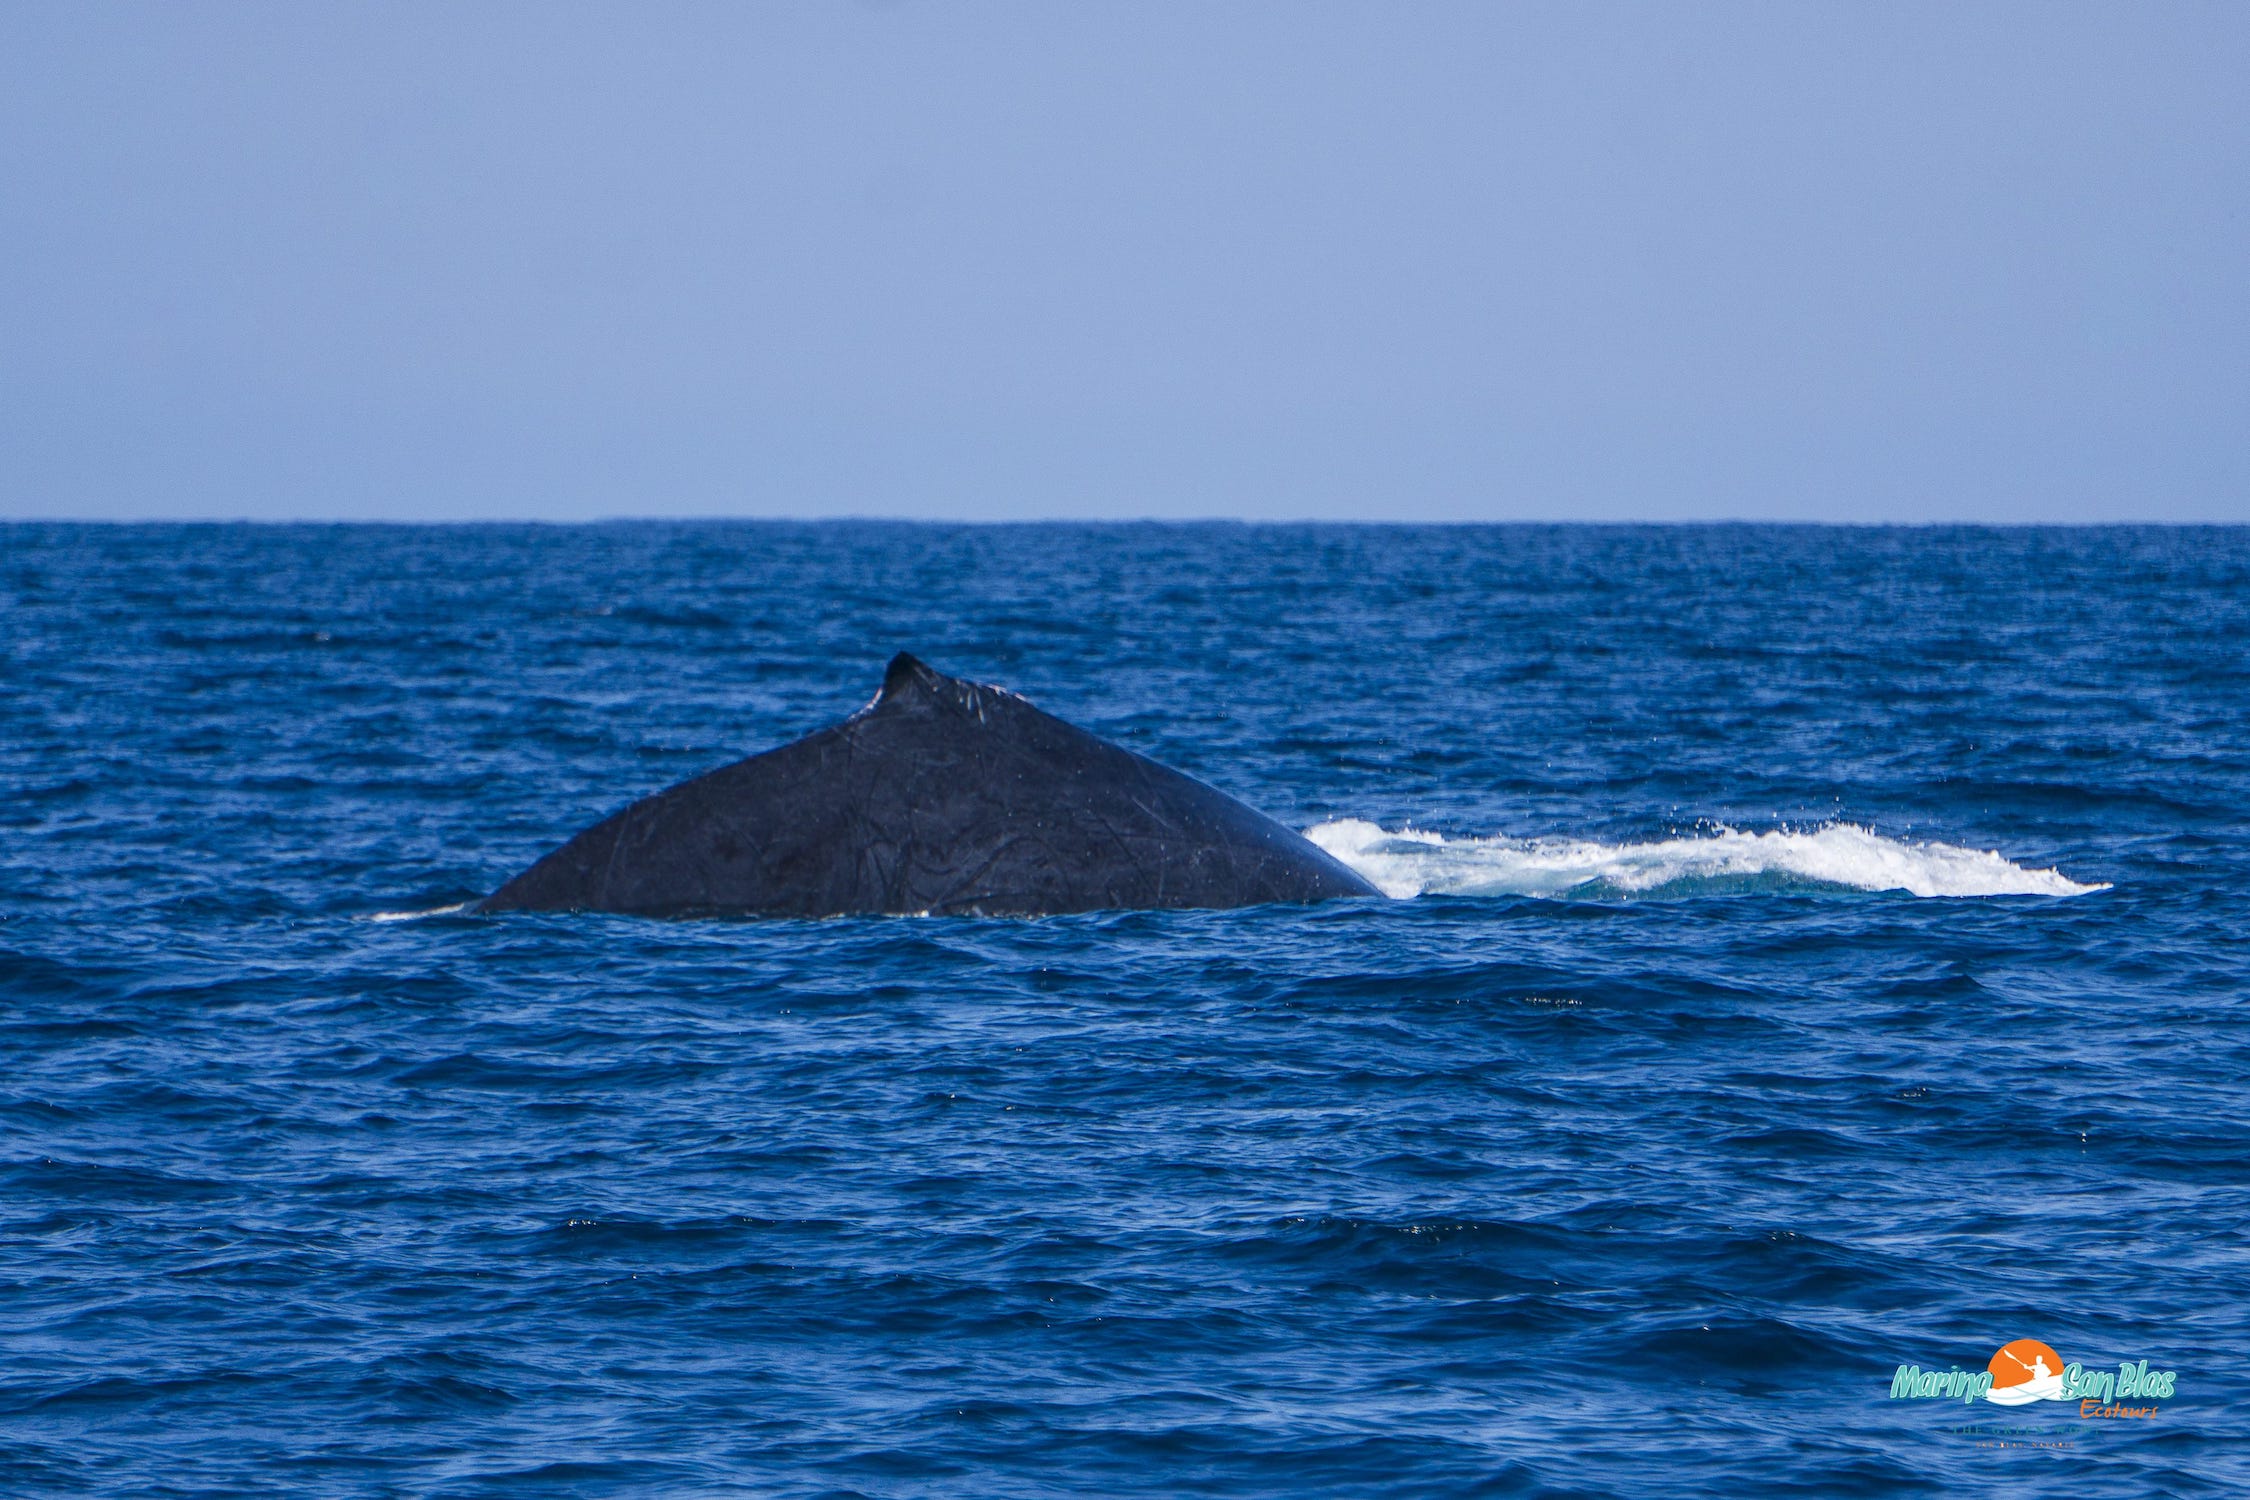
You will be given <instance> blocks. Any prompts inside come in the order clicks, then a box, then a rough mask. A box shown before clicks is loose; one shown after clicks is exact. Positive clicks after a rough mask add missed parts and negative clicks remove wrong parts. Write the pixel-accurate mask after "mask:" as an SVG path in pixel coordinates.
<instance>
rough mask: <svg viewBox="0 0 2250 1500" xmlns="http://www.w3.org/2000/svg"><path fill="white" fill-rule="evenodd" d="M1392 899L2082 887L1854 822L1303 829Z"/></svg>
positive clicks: (1352, 824) (2011, 891) (2059, 891)
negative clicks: (1599, 835)
mask: <svg viewBox="0 0 2250 1500" xmlns="http://www.w3.org/2000/svg"><path fill="white" fill-rule="evenodd" d="M1305 837H1306V838H1308V839H1311V840H1312V841H1313V842H1314V843H1316V844H1318V845H1319V846H1320V847H1321V848H1323V849H1325V850H1327V851H1328V852H1329V853H1330V854H1333V855H1335V856H1336V857H1337V858H1338V859H1340V860H1342V861H1343V862H1344V863H1345V864H1347V865H1350V866H1351V867H1352V868H1353V869H1354V870H1357V871H1358V872H1359V873H1360V874H1361V875H1363V876H1365V877H1366V878H1367V879H1368V880H1369V881H1370V882H1371V883H1372V884H1374V885H1375V886H1376V887H1377V888H1378V889H1380V890H1381V891H1382V892H1383V894H1385V895H1386V896H1394V897H1399V898H1401V899H1404V898H1408V897H1413V896H1423V895H1451V896H1596V897H1601V896H1610V897H1615V896H1688V895H1707V894H1716V893H1723V892H1729V891H1741V890H1776V889H1779V890H1791V889H1796V890H1803V889H1831V890H1834V889H1844V890H1855V891H1906V892H1910V893H1911V894H1913V895H1916V896H2081V895H2084V894H2086V893H2087V892H2089V891H2106V890H2108V889H2109V887H2108V886H2107V885H2106V884H2096V885H2081V884H2080V883H2079V882H2077V881H2075V880H2072V879H2070V878H2069V877H2067V876H2065V875H2064V874H2062V872H2060V871H2059V870H2027V869H2025V868H2024V867H2023V866H2022V865H2019V864H2016V863H2014V862H2013V861H2011V860H2009V859H2006V858H2004V857H2003V856H2002V855H2000V854H1999V853H1997V852H1996V851H1993V850H1989V849H1964V848H1961V847H1960V846H1958V845H1955V844H1939V843H1921V844H1915V843H1905V842H1902V841H1900V840H1898V839H1889V838H1885V837H1883V836H1882V835H1881V834H1879V833H1876V832H1875V831H1874V830H1872V829H1868V828H1862V827H1859V826H1858V825H1857V824H1853V823H1830V824H1827V825H1826V826H1824V827H1820V828H1815V829H1812V830H1810V831H1804V832H1799V831H1795V830H1790V829H1780V830H1776V831H1774V832H1771V833H1742V832H1739V831H1737V830H1735V829H1732V828H1725V827H1721V828H1716V829H1714V830H1712V831H1711V832H1709V833H1705V834H1700V835H1697V836H1695V837H1691V838H1671V839H1660V840H1658V841H1656V842H1654V843H1647V844H1605V843H1600V842H1597V841H1595V840H1593V839H1571V838H1541V839H1511V838H1484V839H1476V838H1471V839H1449V838H1447V837H1445V836H1444V835H1443V834H1437V833H1425V832H1423V831H1421V830H1420V829H1415V828H1404V829H1400V830H1398V831H1397V832H1389V831H1386V830H1384V829H1382V828H1380V827H1377V826H1376V825H1375V824H1373V823H1369V822H1366V821H1364V820H1362V819H1359V818H1342V819H1338V820H1336V821H1334V822H1329V823H1322V824H1319V825H1318V826H1316V827H1313V828H1308V829H1306V830H1305Z"/></svg>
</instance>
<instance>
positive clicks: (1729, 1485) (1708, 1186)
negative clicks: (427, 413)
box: [0, 522, 2250, 1497]
mask: <svg viewBox="0 0 2250 1500" xmlns="http://www.w3.org/2000/svg"><path fill="white" fill-rule="evenodd" d="M0 622H4V624H5V635H4V639H0V789H4V796H0V1492H4V1493H6V1494H8V1495H11V1496H12V1495H24V1496H47V1495H57V1496H62V1495H101V1496H189V1495H194V1496H203V1495H236V1494H288V1495H301V1496H329V1495H335V1496H363V1495H365V1496H410V1495H411V1496H419V1495H433V1496H434V1495H446V1496H453V1495H460V1496H479V1495H503V1494H504V1495H519V1494H521V1495H573V1496H575V1495H586V1496H597V1495H666V1496H675V1495H677V1496H703V1495H711V1496H718V1495H729V1496H734V1495H739V1496H806V1497H811V1496H885V1497H888V1496H900V1497H905V1496H959V1497H988V1496H1003V1495H1004V1496H1066V1495H1067V1496H1088V1495H1099V1496H1112V1495H1146V1496H1190V1495H1208V1496H1252V1495H1256V1496H1267V1495H1273V1496H1361V1495H1366V1496H1375V1495H1382V1496H1397V1495H1448V1496H1455V1495H1505V1496H1516V1495H1523V1496H1561V1495H1632V1496H1658V1495H1707V1494H1715V1493H1741V1494H1772V1495H1786V1494H1806V1495H1812V1494H1818V1495H1821V1496H1823V1497H1834V1496H1838V1495H1888V1494H1897V1493H1903V1492H1907V1491H1910V1490H1911V1491H1917V1492H1922V1493H1934V1492H1939V1491H1944V1492H1957V1491H1974V1490H1980V1489H1981V1490H1987V1491H1991V1492H1996V1493H2017V1492H2023V1493H2029V1492H2031V1491H2032V1490H2034V1489H2037V1490H2039V1491H2041V1492H2046V1491H2049V1490H2058V1491H2061V1492H2065V1493H2068V1492H2077V1491H2084V1492H2087V1493H2101V1494H2112V1493H2115V1494H2164V1495H2200V1494H2212V1495H2233V1494H2241V1493H2244V1492H2245V1491H2250V1458H2246V1457H2245V1448H2244V1442H2243V1440H2244V1438H2245V1437H2246V1436H2250V1432H2246V1431H2245V1429H2244V1426H2243V1421H2244V1419H2243V1416H2242V1413H2243V1412H2244V1410H2245V1409H2246V1407H2250V1371H2246V1367H2245V1362H2244V1355H2243V1351H2244V1348H2245V1346H2246V1343H2250V1295H2246V1287H2250V1255H2246V1247H2245V1225H2246V1223H2250V1010H2246V1006H2245V998H2246V994H2250V919H2246V913H2250V906H2246V898H2245V893H2246V892H2250V816H2246V813H2245V809H2246V808H2250V529H2241V528H2234V529H2227V528H2212V529H2158V528H2148V529H2140V528H2104V529H2056V530H2044V529H1952V528H1931V529H1859V528H1825V527H1760V526H1693V527H1648V528H1642V527H1572V526H1554V527H1529V526H1523V527H1519V526H1505V527H1430V528H1422V527H1387V526H1365V527H1343V526H1336V527H1329V526H1238V525H1217V524H1214V525H1118V526H1079V525H1052V526H1004V527H953V526H929V525H911V524H903V523H900V524H891V523H876V522H836V523H818V524H815V523H803V524H798V523H788V524H782V523H770V524H769V523H711V524H700V523H697V524H691V523H678V524H654V523H649V524H641V523H634V524H623V523H620V524H614V525H595V526H571V527H545V526H520V527H519V526H458V527H362V526H228V525H214V526H169V525H166V526H157V525H146V526H144V525H120V526H94V525H87V526H80V525H45V524H31V525H12V526H6V527H0ZM901 650H909V651H912V652H914V653H916V654H917V655H919V656H921V657H923V658H924V659H925V660H927V661H929V662H930V663H931V664H932V665H933V666H935V667H937V668H938V669H939V670H941V671H945V672H949V673H953V674H956V675H961V676H966V677H970V678H974V679H977V680H981V681H988V682H994V683H999V684H1002V685H1004V686H1007V687H1009V688H1012V689H1014V690H1016V691H1019V692H1021V693H1023V694H1024V695H1026V696H1027V697H1029V698H1030V699H1031V700H1032V701H1033V702H1035V703H1037V704H1038V705H1040V706H1041V707H1042V708H1045V709H1047V710H1049V711H1051V712H1054V713H1057V714H1060V715H1061V716H1063V717H1064V718H1066V719H1069V720H1071V721H1073V722H1075V723H1077V724H1080V725H1082V726H1083V727H1085V728H1087V729H1090V730H1092V731H1094V732H1096V733H1099V734H1103V735H1106V736H1108V737H1110V738H1112V739H1114V740H1116V741H1118V742H1120V743H1122V744H1124V745H1127V746H1129V747H1131V748H1133V749H1135V750H1139V751H1141V752H1143V753H1145V754H1148V755H1150V756H1153V757H1155V758H1157V759H1159V760H1161V761H1164V762H1166V763H1168V764H1170V765H1173V766H1176V767H1178V768H1180V769H1182V770H1184V771H1187V772H1189V773H1190V774H1193V775H1195V776H1198V777H1201V778H1203V779H1204V780H1206V781H1209V782H1211V783H1213V784H1214V785H1216V786H1218V787H1220V788H1222V789H1224V790H1226V791H1228V792H1230V793H1233V794H1235V795H1237V796H1239V797H1242V798H1243V799H1245V800H1246V801H1248V802H1250V803H1251V804H1252V805H1254V806H1256V807H1258V808H1260V809H1262V810H1264V811H1266V812H1268V813H1270V814H1272V815H1273V816H1275V817H1277V818H1279V819H1281V820H1282V821H1283V822H1285V823H1287V824H1289V825H1290V826H1292V827H1296V828H1300V829H1306V830H1310V831H1311V833H1312V836H1313V837H1314V838H1315V839H1316V840H1317V841H1319V842H1321V843H1322V844H1323V845H1325V846H1326V847H1328V848H1330V849H1331V850H1333V851H1335V852H1337V853H1338V854H1339V855H1341V856H1342V857H1344V858H1345V859H1346V860H1347V861H1348V862H1350V863H1352V864H1354V865H1355V866H1356V867H1358V868H1359V869H1361V870H1362V871H1363V872H1364V873H1366V874H1367V875H1368V876H1369V877H1370V879H1372V880H1374V881H1375V882H1376V883H1377V884H1378V885H1379V886H1380V887H1381V888H1382V889H1383V890H1384V891H1385V893H1386V895H1385V897H1384V898H1383V899H1381V900H1355V901H1343V902H1336V903H1330V904H1326V905H1320V906H1309V907H1268V908H1258V909H1248V910H1238V911H1224V912H1160V913H1151V912H1120V913H1103V914H1095V915H1083V916H1067V917H1055V918H1046V919H1038V920H985V919H973V918H910V917H895V918H847V919H834V920H827V921H812V922H808V921H776V920H763V921H761V920H748V921H720V920H695V921H655V920H640V919H627V918H619V917H608V916H591V915H567V916H546V915H541V916H523V915H516V916H508V917H477V916H472V915H468V914H466V913H464V912H462V911H461V910H459V909H458V908H459V906H460V904H461V903H463V902H466V901H469V900H472V899H474V898H475V897H477V896H478V895H480V894H482V893H485V892H488V891H490V890H491V889H492V888H493V887H494V886H495V885H497V884H498V883H499V882H500V881H501V880H502V879H504V878H506V877H507V876H509V875H511V874H513V873H514V872H516V871H517V870H519V869H521V868H522V867H524V866H525V865H527V864H528V863H530V861H531V860H533V859H534V858H536V857H537V856H538V855H540V854H542V853H544V852H545V851H546V850H548V849H550V848H552V847H553V846H554V845H556V844H557V843H559V842H560V841H562V840H563V839H564V838H566V837H568V836H569V835H571V834H572V833H575V832H576V831H578V830H579V829H581V828H584V827H586V826H587V825H589V824H591V823H593V822H595V821H596V820H598V819H599V818H601V817H603V816H605V815H607V814H608V813H610V812H612V811H615V810H616V809H617V808H619V807H621V806H622V805H624V804H625V803H626V802H628V801H631V800H632V799H634V798H637V797H639V796H642V795H644V794H646V793H649V792H651V791H655V790H657V789H660V788H662V787H665V786H667V785H670V784H672V783H674V782H676V781H679V780H682V779H684V778H686V777H688V776H690V775H693V774H696V773H698V772H701V771H704V770H707V769H710V768H712V767H714V766H717V765H720V764H723V763H725V762H727V761H730V760H733V759H736V758H739V757H741V756H744V755H747V754H750V753H753V752H755V751H758V750H762V749H766V748H769V747H771V746H774V745H777V744H780V743H782V742H784V741H786V740H789V739H792V738H795V737H797V736H799V735H801V734H804V733H807V732H809V731H811V730H813V729H815V728H818V727H821V726H823V725H825V724H828V723H831V722H833V721H835V720H836V719H838V718H841V717H843V716H844V715H845V714H847V713H849V712H851V711H853V710H854V709H856V708H857V707H859V706H860V705H861V704H863V703H864V702H866V701H867V699H868V698H869V697H871V696H872V694H873V693H874V691H875V688H876V686H877V684H878V682H879V680H880V678H881V674H882V669H883V665H884V663H885V662H886V661H887V660H888V658H889V657H890V656H891V655H892V654H893V653H894V652H897V651H901ZM2022 1340H2035V1341H2038V1347H2039V1349H2040V1350H2041V1351H2044V1352H2042V1353H2040V1354H2038V1355H2037V1356H2036V1359H2035V1360H2034V1362H2035V1363H2041V1364H2042V1366H2043V1367H2044V1361H2045V1360H2046V1359H2047V1358H2048V1356H2049V1355H2052V1356H2054V1358H2055V1361H2056V1363H2058V1364H2064V1365H2067V1366H2068V1370H2067V1372H2065V1371H2060V1370H2057V1371H2050V1372H2049V1373H2048V1374H2047V1375H2044V1376H2042V1377H2041V1378H2042V1379H2045V1380H2047V1381H2048V1385H2047V1387H2046V1388H2045V1389H2046V1390H2048V1391H2050V1392H2051V1391H2052V1390H2053V1389H2055V1388H2056V1387H2058V1386H2059V1388H2060V1390H2061V1392H2062V1395H2061V1396H2060V1397H2058V1398H2057V1399H2038V1400H2026V1401H2022V1402H2020V1403H2018V1404H2014V1405H2007V1406H2002V1405H2000V1404H1998V1403H1997V1402H1995V1401H1993V1400H1992V1399H1990V1398H1989V1397H1988V1398H1987V1399H1984V1400H1975V1399H1962V1398H1961V1391H1962V1389H1963V1387H1964V1380H1967V1381H1969V1385H1968V1389H1970V1390H1971V1391H1973V1390H1974V1377H1976V1376H1978V1375H1984V1374H1990V1375H1992V1376H1993V1378H1994V1380H1995V1381H1996V1382H1997V1388H1998V1389H2005V1390H2012V1391H2015V1392H2016V1393H2017V1394H2018V1395H2021V1394H2023V1393H2024V1392H2025V1391H2028V1390H2030V1387H2029V1386H2028V1385H2023V1386H2018V1385H2016V1384H2013V1383H2012V1382H2014V1381H2016V1380H2018V1379H2019V1377H2016V1376H2013V1375H2010V1374H2009V1373H2008V1369H2009V1368H2012V1367H2008V1366H2007V1361H2008V1360H2009V1359H2010V1358H2013V1357H2014V1356H2013V1355H2010V1354H2009V1353H2008V1351H2007V1349H2006V1348H2004V1347H2003V1346H2010V1347H2012V1348H2014V1349H2015V1351H2016V1354H2022V1353H2023V1352H2024V1350H2025V1349H2027V1348H2029V1346H2028V1345H2023V1344H2020V1343H2019V1342H2018V1341H2022ZM2139 1361H2146V1362H2147V1364H2146V1366H2145V1370H2144V1371H2143V1373H2145V1372H2171V1373H2172V1376H2173V1379H2172V1380H2171V1381H2170V1382H2169V1383H2168V1385H2167V1386H2166V1387H2165V1389H2166V1390H2167V1391H2168V1393H2167V1394H2164V1395H2163V1396H2162V1397H2161V1399H2156V1398H2152V1397H2150V1396H2149V1395H2148V1394H2147V1392H2148V1390H2149V1389H2153V1388H2154V1387H2153V1385H2150V1384H2148V1383H2146V1382H2144V1383H2142V1385H2141V1387H2140V1391H2139V1394H2137V1395H2136V1394H2135V1393H2134V1390H2133V1389H2132V1387H2134V1385H2135V1382H2136V1381H2138V1380H2139V1379H2140V1376H2139V1375H2136V1374H2134V1372H2135V1371H2136V1370H2142V1369H2143V1367H2140V1366H2138V1365H2137V1364H2136V1362H2139ZM2120 1366H2125V1367H2126V1373H2127V1375H2130V1376H2132V1378H2131V1379H2125V1380H2119V1379H2116V1378H2114V1377H2116V1376H2117V1375H2118V1371H2119V1367H2120ZM1955 1371H1960V1372H1963V1375H1962V1377H1961V1378H1955V1376H1954V1374H1953V1372H1955ZM1910 1372H1911V1373H1910ZM1933 1373H1934V1375H1935V1376H1936V1381H1935V1384H1936V1385H1937V1386H1938V1387H1941V1388H1942V1390H1943V1394H1938V1395H1934V1396H1932V1395H1924V1394H1921V1392H1922V1391H1923V1390H1924V1388H1926V1387H1929V1386H1931V1385H1932V1381H1931V1379H1930V1378H1929V1377H1930V1376H1931V1375H1932V1374H1933ZM2094 1376H2100V1377H2102V1378H2104V1379H2109V1380H2110V1384H2111V1389H2110V1391H2109V1393H2108V1396H2107V1397H2106V1398H2104V1397H2103V1396H2101V1395H2100V1394H2099V1391H2100V1384H2099V1381H2098V1380H2096V1381H2094V1383H2093V1384H2088V1380H2089V1379H2090V1378H2091V1377H2094ZM1902 1386H1903V1389H1902ZM2088 1390H2092V1391H2094V1392H2096V1394H2095V1395H2093V1396H2082V1395H2081V1394H2079V1393H2083V1392H2085V1391H2088ZM2034 1394H2038V1393H2037V1392H2034Z"/></svg>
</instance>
